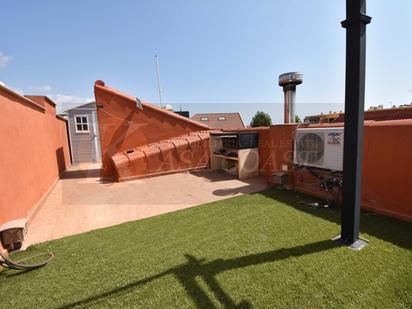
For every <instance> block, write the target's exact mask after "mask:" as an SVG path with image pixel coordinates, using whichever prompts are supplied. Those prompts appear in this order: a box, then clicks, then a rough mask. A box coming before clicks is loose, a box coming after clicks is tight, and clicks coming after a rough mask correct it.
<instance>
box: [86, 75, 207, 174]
mask: <svg viewBox="0 0 412 309" xmlns="http://www.w3.org/2000/svg"><path fill="white" fill-rule="evenodd" d="M94 94H95V98H96V104H97V106H98V109H97V116H98V121H99V130H100V143H101V150H102V163H103V175H102V176H103V177H116V170H115V168H114V166H113V162H112V157H113V156H114V155H115V154H116V153H120V152H124V151H126V150H130V149H134V148H137V147H140V146H144V145H148V144H151V143H157V142H160V141H162V140H167V139H170V138H173V137H178V136H180V135H184V134H189V133H191V132H198V131H204V130H208V129H209V127H208V126H206V125H203V124H201V123H198V122H196V121H193V120H191V119H188V118H186V117H183V116H180V115H177V114H175V113H173V112H169V111H166V110H164V109H162V108H159V107H156V106H154V105H152V104H149V103H146V102H142V104H143V109H142V110H141V109H138V108H137V107H136V98H134V97H131V96H128V95H126V94H124V93H121V92H120V91H118V90H115V89H113V88H109V87H107V86H105V84H104V82H102V81H97V82H96V83H95V86H94ZM128 176H130V175H128Z"/></svg>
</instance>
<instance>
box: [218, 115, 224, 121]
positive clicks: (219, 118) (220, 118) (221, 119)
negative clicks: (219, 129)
mask: <svg viewBox="0 0 412 309" xmlns="http://www.w3.org/2000/svg"><path fill="white" fill-rule="evenodd" d="M217 120H220V121H223V120H226V117H225V116H219V117H217Z"/></svg>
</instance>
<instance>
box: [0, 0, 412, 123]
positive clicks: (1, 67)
mask: <svg viewBox="0 0 412 309" xmlns="http://www.w3.org/2000/svg"><path fill="white" fill-rule="evenodd" d="M367 11H368V15H370V16H372V18H373V19H372V23H371V24H370V25H369V26H368V28H367V73H366V105H367V106H370V105H379V104H383V105H384V106H387V107H389V106H390V104H396V105H399V104H406V103H410V102H412V18H411V17H410V16H411V12H412V1H410V0H397V1H387V0H369V1H368V9H367ZM344 18H345V1H343V0H333V1H331V0H311V1H301V0H290V1H275V0H268V1H263V0H262V1H239V0H237V1H210V0H209V1H195V0H194V1H188V0H179V1H171V0H169V1H166V0H165V1H156V0H151V1H103V0H101V1H90V0H89V1H84V0H83V1H75V0H72V1H43V0H37V1H7V2H5V3H3V4H2V9H1V12H0V29H2V33H1V35H0V81H2V82H3V83H5V84H6V85H7V86H9V87H11V88H13V89H16V90H18V91H21V92H23V93H25V94H45V95H49V96H50V97H51V98H52V99H54V100H55V101H57V103H58V104H59V106H60V109H64V108H66V107H68V106H71V105H73V104H77V103H83V102H85V101H87V100H89V99H92V98H93V83H94V81H95V80H97V79H101V80H104V81H105V82H106V83H107V84H108V85H109V86H112V87H115V88H118V89H120V90H122V91H125V92H127V93H129V94H131V95H134V96H138V97H140V98H142V99H145V100H147V101H151V102H153V103H158V102H159V97H158V92H157V80H156V69H155V61H154V55H155V54H158V55H159V61H160V72H161V80H162V88H163V95H164V102H166V103H171V104H172V105H173V106H174V107H175V109H179V108H180V106H181V107H182V109H184V110H186V109H189V110H190V112H191V114H194V113H197V112H224V111H227V112H232V111H240V112H241V113H242V115H243V117H244V119H245V121H246V122H249V121H250V119H251V117H252V116H253V114H254V113H255V112H256V111H257V110H264V111H265V112H268V113H269V114H270V115H271V116H272V119H273V120H274V122H276V123H278V122H281V121H282V104H281V102H282V100H283V93H282V89H281V88H280V87H279V86H277V77H278V75H279V74H281V73H284V72H288V71H300V72H302V73H303V74H304V83H303V84H302V85H301V86H299V87H298V90H297V91H298V93H297V101H298V106H297V112H298V114H299V115H300V116H301V117H302V116H304V115H306V114H312V113H318V112H321V111H323V112H328V111H329V110H333V111H337V110H343V103H342V102H343V101H344V70H345V31H344V29H343V28H341V26H340V21H342V20H343V19H344ZM65 104H66V105H65Z"/></svg>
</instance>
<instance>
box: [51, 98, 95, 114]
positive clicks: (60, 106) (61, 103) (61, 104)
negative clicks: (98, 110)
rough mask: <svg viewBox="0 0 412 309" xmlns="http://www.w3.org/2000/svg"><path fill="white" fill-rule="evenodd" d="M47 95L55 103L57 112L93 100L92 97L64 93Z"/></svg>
mask: <svg viewBox="0 0 412 309" xmlns="http://www.w3.org/2000/svg"><path fill="white" fill-rule="evenodd" d="M48 97H49V98H50V99H52V100H53V101H54V102H55V103H56V104H57V111H58V113H62V112H64V111H66V110H68V109H70V108H72V107H75V106H77V105H81V104H85V103H89V102H92V101H94V99H92V98H82V97H78V96H73V95H66V94H53V95H48Z"/></svg>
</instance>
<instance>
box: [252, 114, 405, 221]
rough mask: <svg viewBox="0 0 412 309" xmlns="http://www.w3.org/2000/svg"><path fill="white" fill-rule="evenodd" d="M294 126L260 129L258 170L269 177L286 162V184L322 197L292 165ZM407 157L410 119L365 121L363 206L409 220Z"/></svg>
mask: <svg viewBox="0 0 412 309" xmlns="http://www.w3.org/2000/svg"><path fill="white" fill-rule="evenodd" d="M301 126H302V125H301ZM318 126H319V125H309V127H318ZM320 126H322V127H325V126H333V127H336V126H343V123H339V124H325V125H320ZM304 127H308V125H304ZM295 129H296V126H292V125H279V126H272V127H270V128H269V129H267V130H265V131H261V132H260V135H259V140H260V141H259V155H260V161H261V170H262V172H263V174H264V175H266V176H267V177H268V180H269V179H270V175H271V174H272V173H273V172H276V171H281V169H282V165H283V164H286V165H288V166H289V177H288V179H289V185H291V186H292V187H293V188H294V189H296V190H298V191H301V192H304V193H307V194H311V195H314V196H319V197H324V196H325V194H324V192H323V191H321V190H320V189H319V186H318V185H317V180H316V178H315V177H314V176H312V175H311V174H310V173H308V172H305V171H302V170H299V169H293V168H292V167H293V164H292V154H293V138H294V131H295ZM411 158H412V120H410V119H409V120H393V121H379V122H378V121H365V130H364V153H363V170H362V207H363V208H365V209H370V210H373V211H375V212H379V213H383V214H386V215H389V216H393V217H396V218H399V219H403V220H407V221H412V194H411V188H412V164H411ZM290 168H291V169H290Z"/></svg>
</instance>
